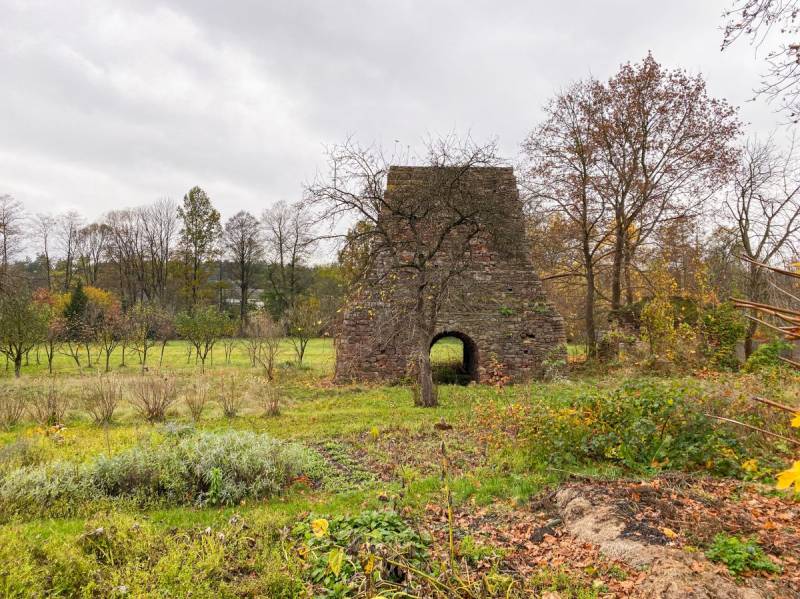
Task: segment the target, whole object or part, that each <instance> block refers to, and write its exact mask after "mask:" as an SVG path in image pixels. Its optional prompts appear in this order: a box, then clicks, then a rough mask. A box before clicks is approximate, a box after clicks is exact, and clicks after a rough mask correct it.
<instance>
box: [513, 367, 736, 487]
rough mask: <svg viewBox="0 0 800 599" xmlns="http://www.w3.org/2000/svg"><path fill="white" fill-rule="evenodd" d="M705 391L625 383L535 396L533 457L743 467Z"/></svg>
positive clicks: (527, 423) (527, 421) (655, 466)
mask: <svg viewBox="0 0 800 599" xmlns="http://www.w3.org/2000/svg"><path fill="white" fill-rule="evenodd" d="M702 400H703V398H702V393H701V390H700V389H699V388H697V387H694V386H693V385H691V384H687V383H685V382H680V381H677V382H666V381H658V380H655V379H637V380H634V381H628V382H625V383H623V385H622V386H621V387H620V388H618V389H616V390H612V391H606V390H603V391H600V390H597V391H593V392H586V393H583V394H581V395H578V396H577V397H561V398H554V401H551V402H548V403H545V402H534V404H533V405H532V406H530V408H529V411H528V415H527V417H523V420H522V422H521V423H520V427H521V428H520V433H519V435H520V437H521V438H522V439H523V440H524V441H525V447H526V449H527V455H528V458H529V460H530V461H531V462H532V463H533V464H534V465H535V464H542V463H545V464H550V465H553V466H565V465H574V464H583V463H588V462H592V461H598V460H599V461H610V462H614V463H619V464H621V465H624V466H625V467H627V468H629V469H631V470H634V471H638V472H651V471H653V470H660V469H665V468H669V469H687V470H692V469H700V468H709V469H711V470H713V471H715V472H718V473H720V474H726V475H731V474H736V473H738V471H739V461H740V460H739V454H740V453H741V449H740V448H739V445H738V442H737V440H736V439H735V438H734V437H733V436H732V435H730V433H729V431H727V430H726V429H722V428H718V427H715V426H713V423H712V422H711V419H709V418H708V417H707V416H705V415H704V414H703V410H702Z"/></svg>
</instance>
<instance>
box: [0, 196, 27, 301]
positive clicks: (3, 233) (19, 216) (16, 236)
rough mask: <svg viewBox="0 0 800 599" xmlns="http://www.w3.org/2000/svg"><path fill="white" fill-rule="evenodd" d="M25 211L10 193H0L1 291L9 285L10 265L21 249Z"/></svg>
mask: <svg viewBox="0 0 800 599" xmlns="http://www.w3.org/2000/svg"><path fill="white" fill-rule="evenodd" d="M24 220H25V211H24V209H23V207H22V203H21V202H19V201H18V200H15V199H14V198H13V197H12V196H10V195H0V291H3V290H4V289H5V288H6V287H7V282H8V275H9V266H10V265H11V261H12V259H13V258H14V256H15V255H16V254H18V253H19V251H20V249H21V247H20V246H21V244H22V243H21V239H22V225H23V222H24Z"/></svg>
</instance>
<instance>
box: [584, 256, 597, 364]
mask: <svg viewBox="0 0 800 599" xmlns="http://www.w3.org/2000/svg"><path fill="white" fill-rule="evenodd" d="M585 310H586V311H585V315H584V318H585V329H584V332H585V334H586V357H587V358H588V359H592V358H594V357H595V356H596V355H597V330H596V325H595V322H594V268H592V267H591V266H590V267H588V268H587V269H586V307H585Z"/></svg>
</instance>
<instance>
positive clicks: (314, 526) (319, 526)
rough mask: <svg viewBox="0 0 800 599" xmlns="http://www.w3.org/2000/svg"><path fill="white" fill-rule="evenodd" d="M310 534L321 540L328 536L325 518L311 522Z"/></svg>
mask: <svg viewBox="0 0 800 599" xmlns="http://www.w3.org/2000/svg"><path fill="white" fill-rule="evenodd" d="M311 532H313V533H314V536H315V537H317V538H322V537H324V536H325V535H326V534H328V521H327V520H326V519H325V518H318V519H317V520H312V521H311Z"/></svg>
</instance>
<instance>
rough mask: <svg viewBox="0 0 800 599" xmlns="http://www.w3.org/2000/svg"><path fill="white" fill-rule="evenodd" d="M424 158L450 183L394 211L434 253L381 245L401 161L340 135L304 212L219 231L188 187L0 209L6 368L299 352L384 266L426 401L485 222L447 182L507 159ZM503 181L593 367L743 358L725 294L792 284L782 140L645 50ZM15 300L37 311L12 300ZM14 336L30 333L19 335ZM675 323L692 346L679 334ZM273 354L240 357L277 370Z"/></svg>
mask: <svg viewBox="0 0 800 599" xmlns="http://www.w3.org/2000/svg"><path fill="white" fill-rule="evenodd" d="M427 150H428V151H427V155H426V157H425V158H423V159H420V160H418V161H417V162H418V163H420V164H426V165H428V166H431V167H433V168H434V169H437V168H438V169H440V170H441V176H440V177H433V178H432V180H433V181H444V182H445V183H446V185H442V186H440V187H441V189H438V188H437V189H431V190H429V193H428V195H429V196H430V197H429V198H424V197H420V198H412V199H410V200H409V201H408V202H407V205H404V206H401V207H400V208H399V209H398V211H397V214H394V213H393V212H392V218H394V219H395V220H398V219H399V220H401V221H403V222H406V221H407V223H408V229H407V230H408V231H415V230H416V229H415V227H416V223H418V222H419V221H420V219H421V218H424V217H425V215H428V214H430V212H431V210H433V208H432V206H436V210H437V211H438V212H437V221H436V222H437V223H440V225H441V226H439V228H438V229H436V227H433V230H430V227H429V228H428V233H429V234H430V235H431V236H432V238H435V239H439V240H441V241H442V243H439V244H435V245H434V246H431V247H427V241H426V239H423V238H422V237H420V238H419V239H417V238H416V237H414V236H413V235H412V236H410V237H409V236H408V235H406V236H404V237H400V238H395V237H393V236H392V235H390V233H389V232H387V231H385V230H383V228H382V226H381V221H380V220H379V218H378V217H379V216H380V215H381V214H384V215H385V214H386V213H387V210H390V208H388V207H387V206H386V203H385V202H384V196H383V193H384V190H385V176H386V173H387V169H388V166H389V165H390V164H393V163H398V162H399V163H403V162H404V159H403V157H399V158H396V157H386V156H384V155H383V154H382V153H381V151H380V149H379V148H375V147H373V146H366V147H364V146H360V145H359V144H357V143H355V142H352V141H350V140H348V141H347V142H345V143H344V144H342V145H340V146H335V147H333V148H332V149H331V150H330V151H329V153H328V159H329V166H330V169H329V172H328V173H326V174H325V175H321V176H320V177H318V178H317V179H316V180H315V181H314V182H313V183H312V184H311V185H309V186H308V187H307V189H306V190H305V200H304V201H303V202H298V203H295V204H286V203H278V204H276V205H274V206H272V207H270V208H269V209H267V210H265V211H264V212H263V213H262V214H261V215H260V217H257V216H255V215H253V214H250V213H249V212H246V211H241V212H238V213H236V214H234V215H233V216H231V217H230V218H228V219H227V220H226V221H224V222H223V220H222V218H221V215H220V213H219V212H218V211H217V210H216V208H215V207H214V205H213V202H212V200H211V198H210V197H209V196H208V195H207V194H206V193H205V192H204V191H203V190H202V189H201V188H199V187H194V188H192V189H191V190H189V192H188V193H187V194H186V195H185V196H184V198H183V200H182V202H181V203H176V202H173V201H171V200H168V199H162V200H158V201H156V202H154V203H153V204H150V205H147V206H142V207H138V208H131V209H123V210H113V211H111V212H109V213H107V214H106V215H105V216H104V217H103V218H101V219H99V220H98V221H96V222H91V223H87V222H85V220H84V219H83V218H82V217H81V216H80V215H79V214H77V213H75V212H69V213H66V214H61V215H56V216H53V215H47V214H36V215H29V214H25V212H24V210H23V209H22V205H21V203H20V202H18V201H17V200H15V199H14V198H13V197H11V196H8V195H5V196H0V296H3V297H4V298H6V299H4V302H5V303H4V304H2V305H0V312H2V314H0V318H5V320H3V321H2V322H0V337H3V338H2V339H0V351H2V352H3V353H5V354H6V356H7V357H8V360H9V362H10V363H14V364H15V365H18V364H19V363H20V360H21V358H20V356H21V355H25V356H28V355H29V352H30V351H31V349H30V348H31V347H36V348H37V350H36V351H40V350H41V351H44V352H45V353H46V354H48V355H50V356H51V355H52V353H53V352H54V351H56V348H57V349H58V351H62V352H64V351H66V352H68V353H69V355H70V356H71V357H72V359H73V361H74V362H75V363H76V366H80V364H82V363H86V364H89V363H92V364H96V363H97V360H98V359H102V356H103V355H106V356H108V355H110V352H111V350H113V349H114V348H116V347H121V349H122V353H123V356H124V355H125V354H126V352H130V351H133V352H136V353H137V354H138V355H146V354H147V353H148V348H149V346H150V345H153V346H156V345H158V343H159V342H161V343H163V340H165V339H169V338H171V337H174V336H181V337H183V338H185V339H188V340H189V341H191V345H192V346H193V347H194V351H195V358H196V359H198V360H199V361H200V362H203V361H204V356H205V354H207V353H210V352H211V350H212V349H213V343H214V342H215V341H209V339H210V338H213V339H219V338H225V337H227V336H231V335H247V334H248V331H249V332H250V333H252V334H256V332H258V331H261V332H264V331H269V334H270V335H274V334H275V333H276V331H281V332H282V333H283V334H284V335H290V336H291V338H292V340H293V341H294V344H295V349H296V353H297V356H298V360H302V358H303V355H304V353H305V348H306V346H307V343H308V340H309V339H310V338H311V337H313V336H315V335H318V334H322V333H323V332H325V331H327V330H330V326H331V325H332V323H333V322H334V321H335V314H336V311H337V309H338V307H339V305H340V303H341V302H342V300H343V297H344V296H345V294H346V293H347V292H348V289H355V288H357V286H358V285H359V284H362V283H364V274H365V273H367V272H369V267H370V265H371V264H372V263H373V262H374V261H375V260H377V259H380V260H382V261H383V262H384V263H385V264H389V265H390V266H391V268H390V270H391V271H397V272H396V274H397V275H398V276H401V277H411V278H413V279H414V280H417V281H418V282H419V285H418V294H417V307H416V312H415V320H414V321H413V322H410V321H409V320H408V319H406V318H400V317H398V321H397V323H396V324H397V326H399V327H406V328H407V327H411V329H412V330H413V332H414V335H415V339H416V341H417V345H418V346H419V351H418V352H417V353H418V355H417V356H415V358H416V366H415V368H416V372H417V375H418V376H419V379H420V380H419V389H420V390H421V395H420V397H421V400H420V401H421V403H422V404H423V405H431V404H433V403H435V401H436V400H435V390H434V389H433V388H432V386H431V383H430V381H429V380H428V379H429V378H430V377H429V372H430V364H429V356H428V355H427V347H428V343H429V338H430V336H431V331H432V328H433V327H434V326H435V322H436V315H437V313H438V309H439V303H440V300H439V298H444V297H447V295H448V287H449V281H450V280H451V279H452V278H453V277H456V276H458V273H459V272H460V270H461V265H462V263H463V261H464V260H465V259H466V258H467V257H468V253H469V250H468V246H467V247H465V248H462V246H461V245H460V244H459V240H461V237H460V236H461V235H462V234H463V233H464V232H465V231H467V230H468V231H471V232H472V233H471V234H477V232H478V231H479V230H480V226H481V225H480V223H481V222H482V221H485V220H486V219H487V218H491V217H492V215H491V214H486V213H485V209H484V208H483V207H482V206H481V204H480V203H479V202H478V203H476V204H475V205H474V206H473V205H472V204H471V203H470V202H468V201H466V200H465V199H464V198H463V197H460V196H458V194H455V195H453V194H448V193H446V189H451V190H452V189H457V188H458V187H459V185H458V184H457V183H458V180H459V177H456V178H455V179H453V178H452V177H450V179H448V173H454V172H455V173H460V172H461V171H463V170H464V169H468V168H469V167H470V166H471V165H475V164H480V165H486V164H496V163H498V162H500V160H499V159H498V158H497V156H496V149H495V145H494V143H493V142H488V143H477V144H476V143H473V142H472V141H471V140H458V139H454V138H453V137H452V136H451V137H448V138H443V139H439V140H433V141H432V142H430V143H429V145H428V148H427ZM517 174H518V180H519V184H520V188H521V191H522V195H523V197H524V199H525V201H526V205H527V208H528V210H527V223H526V224H527V229H528V232H529V247H527V248H524V250H525V251H528V252H529V253H530V255H531V258H532V262H533V265H534V268H535V269H536V270H537V272H539V273H540V275H541V276H542V279H543V281H544V283H545V285H546V287H547V288H548V290H549V292H550V293H549V295H550V298H551V299H552V301H553V302H554V303H556V305H557V308H558V310H559V312H560V313H561V314H562V315H564V317H565V318H566V321H567V325H568V326H567V328H568V336H569V340H570V341H571V342H572V343H581V344H584V345H585V347H586V349H587V354H588V356H589V357H590V358H592V357H595V356H598V355H599V354H601V353H602V352H604V351H606V350H608V349H609V348H611V349H612V353H613V351H615V350H614V347H615V346H616V347H618V346H619V344H618V343H616V342H617V341H619V340H620V339H624V338H626V337H630V336H635V337H640V338H642V339H647V340H648V344H649V346H650V348H651V353H653V354H654V355H656V354H663V353H665V351H666V350H665V349H664V346H663V343H662V341H663V340H664V339H665V338H668V339H670V340H671V343H672V346H673V350H674V351H672V350H671V351H672V353H673V354H674V353H675V351H678V350H679V349H685V348H689V347H692V348H699V349H697V351H700V352H707V353H708V355H712V354H713V355H714V356H717V357H719V356H722V355H723V354H724V356H725V357H724V359H722V361H723V362H725V363H727V364H731V360H730V352H731V347H730V346H731V344H732V343H734V342H736V341H737V340H738V339H739V338H740V337H741V338H743V339H744V350H745V353H746V354H750V353H751V352H752V351H753V348H754V341H755V340H756V339H757V337H758V336H759V335H760V334H761V333H763V332H764V331H763V330H762V331H759V329H758V327H757V326H756V323H755V322H753V321H749V322H747V323H746V326H745V327H744V328H743V330H742V331H741V334H740V332H739V331H740V329H742V322H741V319H739V320H737V319H736V318H735V317H734V315H733V314H734V313H733V312H732V311H731V310H730V308H731V305H730V303H729V302H728V299H729V298H731V297H734V296H735V297H748V298H750V299H751V300H752V301H757V302H758V301H760V302H765V303H766V302H769V303H780V302H782V301H784V302H786V301H790V300H791V299H792V297H798V296H800V289H785V288H783V289H780V290H779V289H777V288H776V287H775V285H774V284H773V282H772V281H771V280H770V278H769V276H770V275H769V274H768V273H769V271H768V269H764V268H761V267H759V266H758V265H759V264H760V263H771V264H777V265H783V266H788V267H790V268H792V267H793V265H794V263H795V262H797V261H798V258H797V247H796V244H797V233H798V230H799V229H800V160H798V155H797V152H796V150H795V146H794V144H788V145H786V144H784V145H782V144H780V143H777V142H776V140H775V139H773V138H772V137H770V138H768V139H758V138H755V137H753V138H750V139H746V138H744V127H743V125H742V124H741V123H740V121H739V120H738V117H737V110H736V109H735V108H734V107H732V106H731V105H729V104H728V103H727V102H726V101H725V100H722V99H718V98H714V97H712V96H710V95H709V94H708V92H707V90H706V85H705V81H704V79H703V78H702V76H700V75H689V74H687V73H686V72H685V71H684V70H681V69H667V68H665V67H663V66H662V65H660V64H659V63H658V62H657V61H656V60H655V59H654V58H653V57H652V56H650V55H648V56H646V57H645V58H644V59H643V60H642V61H640V62H638V63H628V64H625V65H622V66H621V67H620V69H619V71H618V72H617V73H616V74H614V75H613V76H612V77H611V78H609V79H608V80H607V81H600V80H597V79H594V78H587V79H584V80H582V81H578V82H576V83H574V84H572V85H571V86H569V87H568V88H566V89H564V90H563V91H561V92H559V93H557V94H556V95H555V96H554V97H553V98H552V99H551V100H550V101H549V102H548V103H547V105H546V106H545V108H544V118H543V119H542V121H541V122H540V123H539V124H538V125H536V126H534V127H533V129H532V130H531V131H530V133H529V135H528V136H527V137H526V139H525V141H524V143H523V144H522V160H521V161H520V163H519V167H518V169H517ZM443 190H444V191H443ZM431 198H433V199H435V202H434V201H433V200H431ZM412 200H413V201H412ZM343 219H347V220H346V221H343ZM321 221H325V222H327V224H328V225H331V226H332V228H331V229H330V230H328V236H329V237H332V236H339V237H340V238H341V240H342V242H343V245H342V249H341V251H340V253H339V255H338V256H337V260H336V262H335V263H331V264H327V265H314V264H311V258H312V256H313V255H314V252H315V250H316V249H317V247H318V243H319V239H320V233H319V232H318V231H317V230H316V226H315V224H316V223H317V222H321ZM344 222H346V223H347V227H343V223H344ZM442 223H449V225H448V226H444V225H442ZM334 225H335V226H334ZM437 226H438V225H437ZM332 231H336V235H334V234H333V233H332ZM339 233H341V235H339ZM428 233H426V235H427V234H428ZM423 237H424V236H423ZM412 242H413V243H412ZM445 242H446V243H445ZM412 246H413V247H412ZM454 248H455V249H454ZM459 248H461V249H459ZM462 249H463V251H461V250H462ZM412 250H413V251H412ZM445 250H446V251H445ZM28 256H31V257H28ZM408 257H410V259H409V258H408ZM79 290H80V291H79ZM20 294H22V295H23V296H25V294H27V298H28V299H29V300H30V299H31V298H33V299H32V301H24V297H23V300H20V301H18V298H17V296H19V295H20ZM81 294H84V295H86V296H87V297H88V299H87V301H85V302H84V301H83V300H81ZM76 298H77V299H76ZM15 310H16V313H14V311H15ZM31 311H33V312H36V315H34V314H33V312H31ZM37 311H38V312H37ZM12 313H14V314H12ZM3 314H5V316H4V315H3ZM215 315H221V316H224V318H217V316H215ZM254 316H258V318H259V320H258V321H257V322H255V323H254V322H253V319H254ZM401 316H402V315H401ZM264 318H266V319H268V320H269V322H266V321H264ZM721 323H727V325H725V326H727V327H728V330H727V332H726V331H722V330H720V327H721V326H722V324H721ZM25 325H29V328H30V329H31V335H32V338H33V337H35V341H29V340H25V339H23V337H25V335H24V334H23V329H25V328H26V326H25ZM201 325H202V326H201ZM203 327H205V329H204V328H203ZM226 327H227V328H226ZM682 327H683V328H682ZM687 327H688V328H689V329H692V331H694V333H693V334H694V335H695V337H696V338H697V339H699V340H700V341H702V343H699V345H697V344H690V343H687V342H686V337H685V335H684V336H683V337H682V336H681V335H682V334H683V333H681V334H680V335H679V334H678V332H680V331H681V330H683V331H684V332H686V328H687ZM201 329H202V330H201ZM14 331H17V332H16V333H14ZM209 331H211V332H212V333H213V334H211V333H210V332H209ZM723 338H724V339H725V341H724V342H723V341H722V339H723ZM32 344H33V345H32ZM209 344H210V345H209ZM720 344H724V346H725V349H724V351H722V350H721V349H720V347H721V345H720ZM267 346H269V344H266V345H265V344H264V343H262V342H258V343H254V344H253V346H252V347H249V349H248V351H249V352H250V354H251V363H252V365H253V366H255V365H256V364H261V365H262V366H263V367H264V369H265V371H266V372H267V374H268V376H271V373H272V368H273V365H274V363H273V358H274V354H272V357H270V355H269V352H267V354H265V353H264V351H266V350H265V348H267ZM162 347H163V345H162ZM251 350H252V351H251ZM693 351H694V350H693ZM92 352H94V354H93V353H92ZM667 353H669V352H667ZM98 355H99V356H100V357H99V358H98ZM49 359H52V358H49ZM714 359H717V358H714ZM123 360H124V357H123Z"/></svg>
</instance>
